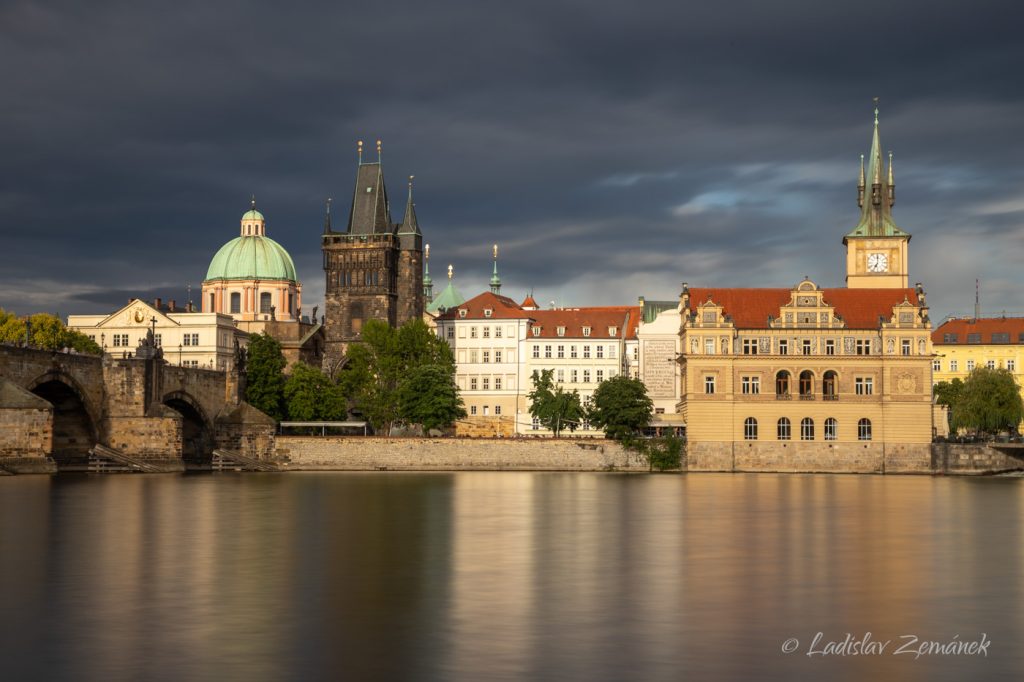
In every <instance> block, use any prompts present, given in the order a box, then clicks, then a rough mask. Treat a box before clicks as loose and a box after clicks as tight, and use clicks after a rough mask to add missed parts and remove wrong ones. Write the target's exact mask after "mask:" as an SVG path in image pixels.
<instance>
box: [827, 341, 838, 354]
mask: <svg viewBox="0 0 1024 682" xmlns="http://www.w3.org/2000/svg"><path fill="white" fill-rule="evenodd" d="M835 354H836V340H835V339H825V355H835Z"/></svg>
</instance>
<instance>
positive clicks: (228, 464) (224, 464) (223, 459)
mask: <svg viewBox="0 0 1024 682" xmlns="http://www.w3.org/2000/svg"><path fill="white" fill-rule="evenodd" d="M210 464H211V468H212V469H213V470H214V471H224V470H234V471H280V470H281V468H280V467H279V466H278V465H277V464H274V463H272V462H264V461H262V460H258V459H254V458H252V457H247V456H245V455H243V454H242V453H240V452H237V451H236V450H224V449H220V448H218V449H216V450H214V451H213V459H212V460H211V462H210Z"/></svg>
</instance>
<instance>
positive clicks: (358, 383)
mask: <svg viewBox="0 0 1024 682" xmlns="http://www.w3.org/2000/svg"><path fill="white" fill-rule="evenodd" d="M423 366H435V367H439V368H440V369H441V370H442V371H443V372H445V373H446V374H447V375H448V376H449V377H452V380H453V381H454V375H455V358H454V357H453V356H452V350H451V347H449V345H448V343H447V342H446V341H445V340H444V339H440V338H438V337H437V335H436V334H435V333H433V332H432V331H431V330H430V328H429V327H427V325H426V323H424V322H423V320H421V319H415V320H410V321H409V322H406V323H405V324H404V325H402V327H401V328H399V329H393V328H392V327H390V326H389V325H388V324H387V323H385V322H381V321H380V320H368V321H367V322H366V324H365V325H363V330H362V340H361V342H360V343H355V344H352V345H351V346H350V347H349V351H348V361H347V363H346V364H345V368H344V370H342V372H341V383H342V385H343V386H344V387H345V392H346V394H347V395H350V396H352V397H353V399H354V401H355V404H356V406H357V407H358V409H359V410H360V412H362V414H363V416H364V417H366V419H367V420H368V421H369V422H370V423H371V424H372V425H373V428H374V429H375V430H377V431H382V430H385V429H390V427H391V425H392V423H394V422H395V421H397V420H399V419H406V420H409V421H412V418H411V417H410V416H409V415H406V414H403V412H402V409H401V404H400V401H399V396H398V391H399V388H400V387H401V385H402V383H403V382H404V381H406V380H407V379H409V378H410V377H411V376H412V375H413V373H414V372H415V370H416V369H418V368H419V367H423Z"/></svg>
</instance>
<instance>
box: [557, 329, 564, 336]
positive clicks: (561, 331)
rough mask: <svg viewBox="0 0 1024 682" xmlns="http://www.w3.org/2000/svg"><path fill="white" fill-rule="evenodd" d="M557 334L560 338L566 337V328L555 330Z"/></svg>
mask: <svg viewBox="0 0 1024 682" xmlns="http://www.w3.org/2000/svg"><path fill="white" fill-rule="evenodd" d="M555 333H556V334H558V335H559V336H565V327H558V328H556V329H555Z"/></svg>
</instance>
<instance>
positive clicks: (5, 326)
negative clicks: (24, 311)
mask: <svg viewBox="0 0 1024 682" xmlns="http://www.w3.org/2000/svg"><path fill="white" fill-rule="evenodd" d="M25 331H26V327H25V320H23V319H21V318H20V317H18V316H17V315H15V314H14V313H9V312H7V311H6V310H4V309H3V308H0V343H22V342H24V341H25Z"/></svg>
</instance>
